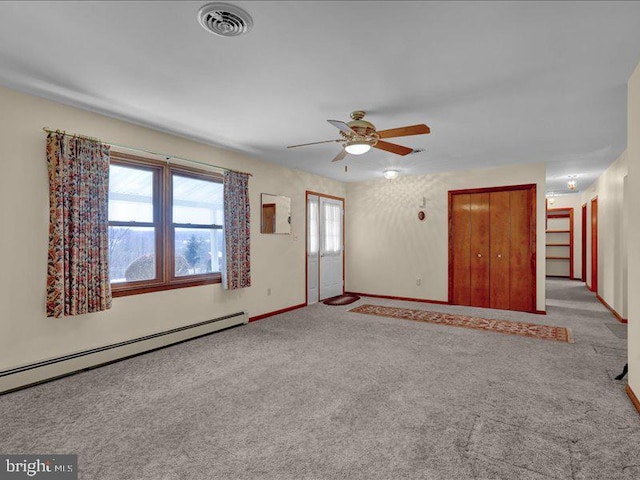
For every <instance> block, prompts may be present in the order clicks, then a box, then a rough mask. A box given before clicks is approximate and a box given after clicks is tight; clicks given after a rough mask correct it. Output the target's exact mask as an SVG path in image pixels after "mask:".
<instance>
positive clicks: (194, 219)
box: [109, 153, 224, 296]
mask: <svg viewBox="0 0 640 480" xmlns="http://www.w3.org/2000/svg"><path fill="white" fill-rule="evenodd" d="M222 192H223V186H222V176H220V175H218V174H215V173H210V172H205V171H199V170H194V169H190V168H187V167H181V166H173V165H166V164H163V163H161V162H157V161H153V160H149V159H144V158H140V157H134V156H130V155H124V154H115V153H112V158H111V165H110V167H109V260H110V264H109V273H110V278H111V288H112V290H113V295H114V296H122V295H130V294H135V293H146V292H151V291H156V290H166V289H170V288H181V287H189V286H195V285H203V284H208V283H217V282H220V269H221V265H222V255H223V241H224V239H223V229H222V226H223V224H224V221H223V214H224V213H223V212H224V210H223V197H222V195H223V193H222Z"/></svg>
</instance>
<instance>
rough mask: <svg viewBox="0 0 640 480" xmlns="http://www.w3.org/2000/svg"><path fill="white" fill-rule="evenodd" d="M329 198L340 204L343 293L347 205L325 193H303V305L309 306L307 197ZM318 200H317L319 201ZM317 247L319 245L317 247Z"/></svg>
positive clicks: (343, 284) (340, 198)
mask: <svg viewBox="0 0 640 480" xmlns="http://www.w3.org/2000/svg"><path fill="white" fill-rule="evenodd" d="M310 195H313V196H316V197H323V198H329V199H331V200H338V201H340V202H341V203H342V294H344V292H345V281H344V280H345V271H344V270H345V258H346V254H347V246H346V245H345V242H344V239H345V217H346V207H347V203H346V201H345V199H344V198H343V197H336V196H335V195H327V194H326V193H318V192H314V191H311V190H307V191H305V195H304V303H305V305H309V239H308V238H307V235H308V234H309V208H308V204H309V196H310ZM319 199H320V198H318V200H319ZM318 221H320V205H319V204H318ZM318 247H319V245H318ZM319 297H320V262H318V302H319V301H320V299H319Z"/></svg>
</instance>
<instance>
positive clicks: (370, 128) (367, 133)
mask: <svg viewBox="0 0 640 480" xmlns="http://www.w3.org/2000/svg"><path fill="white" fill-rule="evenodd" d="M364 115H365V112H363V111H362V110H356V111H355V112H351V118H353V120H351V121H350V122H347V125H348V126H349V128H350V129H351V130H353V131H354V132H356V139H358V140H366V141H367V142H368V143H369V144H370V145H371V146H373V145H375V144H376V143H377V142H378V138H379V137H378V134H377V133H376V127H375V125H374V124H373V123H371V122H368V121H366V120H363V117H364ZM345 136H346V135H345ZM352 140H353V139H352Z"/></svg>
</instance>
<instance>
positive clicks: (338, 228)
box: [322, 203, 342, 254]
mask: <svg viewBox="0 0 640 480" xmlns="http://www.w3.org/2000/svg"><path fill="white" fill-rule="evenodd" d="M323 210H324V211H323V216H324V218H323V220H324V238H323V250H322V251H323V253H325V254H339V253H340V252H342V215H341V211H342V210H341V208H340V206H339V205H336V204H332V203H325V204H324V208H323Z"/></svg>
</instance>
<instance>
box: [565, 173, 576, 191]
mask: <svg viewBox="0 0 640 480" xmlns="http://www.w3.org/2000/svg"><path fill="white" fill-rule="evenodd" d="M575 178H576V175H569V181H568V182H567V188H568V189H569V190H571V191H574V190H575V189H576V188H578V182H576V181H575Z"/></svg>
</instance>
